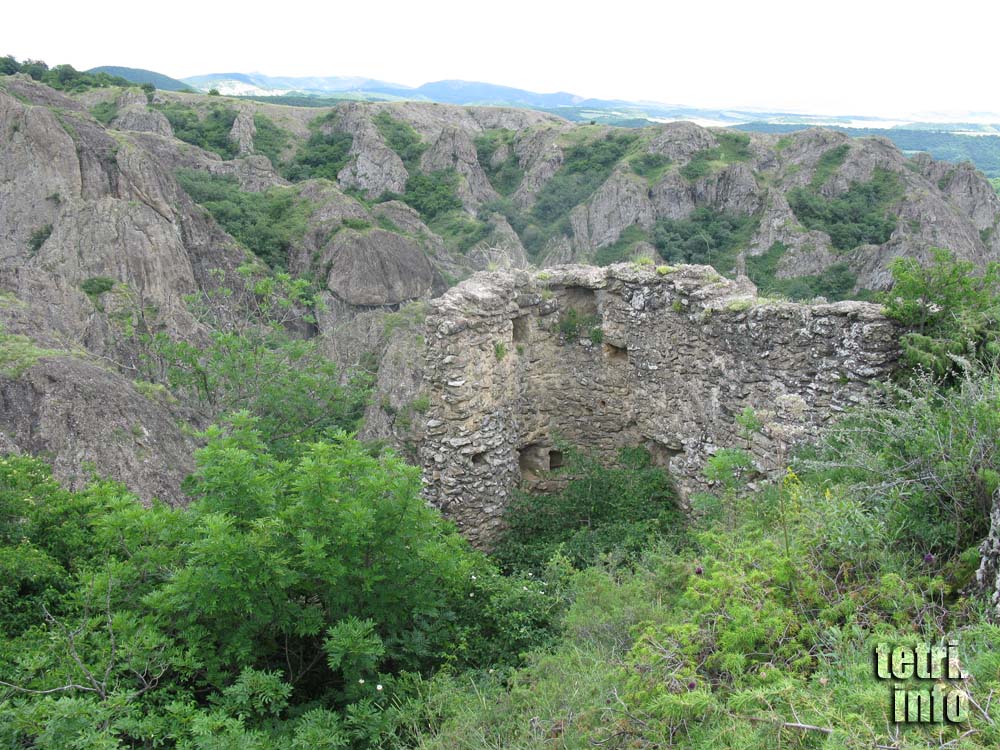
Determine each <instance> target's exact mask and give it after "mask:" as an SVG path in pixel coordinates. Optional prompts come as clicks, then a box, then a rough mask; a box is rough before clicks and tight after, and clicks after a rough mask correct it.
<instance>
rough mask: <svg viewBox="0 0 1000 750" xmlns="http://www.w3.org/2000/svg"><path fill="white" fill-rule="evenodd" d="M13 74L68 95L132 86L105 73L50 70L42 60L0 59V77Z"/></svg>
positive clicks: (67, 68)
mask: <svg viewBox="0 0 1000 750" xmlns="http://www.w3.org/2000/svg"><path fill="white" fill-rule="evenodd" d="M14 73H24V74H26V75H29V76H31V77H32V78H33V79H34V80H36V81H38V82H40V83H44V84H45V85H46V86H50V87H51V88H54V89H57V90H59V91H68V92H70V93H79V92H81V91H88V90H90V89H98V88H107V87H109V86H125V87H128V86H132V85H134V84H132V82H131V81H127V80H125V79H124V78H121V77H119V76H114V75H109V74H107V73H83V72H81V71H79V70H77V69H76V68H74V67H73V66H72V65H56V66H54V67H52V68H50V67H49V66H48V65H47V64H46V63H45V62H44V61H42V60H25V61H23V62H18V61H17V60H16V59H15V58H14V56H13V55H7V56H6V57H0V75H3V76H9V75H13V74H14Z"/></svg>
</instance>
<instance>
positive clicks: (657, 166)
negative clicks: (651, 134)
mask: <svg viewBox="0 0 1000 750" xmlns="http://www.w3.org/2000/svg"><path fill="white" fill-rule="evenodd" d="M670 164H671V161H670V159H669V158H668V157H666V156H664V155H663V154H650V153H644V154H639V155H638V156H634V157H632V159H631V161H629V165H630V166H631V167H632V171H633V172H635V173H636V174H637V175H639V176H640V177H645V178H646V180H647V181H648V182H649V184H651V185H652V184H653V183H655V182H656V181H657V180H659V178H660V177H662V176H663V173H664V172H666V171H667V169H668V168H669V167H670Z"/></svg>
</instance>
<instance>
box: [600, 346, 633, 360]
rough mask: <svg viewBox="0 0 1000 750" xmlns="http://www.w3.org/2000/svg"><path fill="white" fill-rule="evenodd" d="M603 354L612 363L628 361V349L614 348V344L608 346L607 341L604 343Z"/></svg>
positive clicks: (622, 347)
mask: <svg viewBox="0 0 1000 750" xmlns="http://www.w3.org/2000/svg"><path fill="white" fill-rule="evenodd" d="M604 354H605V356H607V358H608V359H610V360H611V361H612V362H622V363H624V362H627V361H628V348H627V347H624V346H615V345H614V344H609V343H608V342H607V341H605V342H604Z"/></svg>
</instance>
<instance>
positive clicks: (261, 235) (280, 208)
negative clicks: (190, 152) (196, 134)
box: [177, 169, 311, 269]
mask: <svg viewBox="0 0 1000 750" xmlns="http://www.w3.org/2000/svg"><path fill="white" fill-rule="evenodd" d="M177 181H178V183H180V186H181V187H182V188H184V191H185V192H186V193H187V194H188V195H190V196H191V199H192V200H193V201H195V202H196V203H198V204H200V205H201V206H203V207H204V208H205V209H206V210H207V211H208V212H209V213H210V214H212V216H213V217H214V218H215V220H216V221H217V222H219V224H220V225H221V226H222V228H223V229H225V230H226V231H227V232H229V234H231V235H232V236H233V237H234V238H235V239H237V240H239V242H241V243H242V244H243V245H244V246H245V247H246V248H247V249H248V250H251V251H252V252H253V253H255V254H256V255H257V257H259V258H260V259H261V260H263V261H264V262H265V263H267V264H268V266H270V267H271V268H279V269H280V268H284V267H285V266H286V265H287V263H288V250H289V248H291V246H292V244H293V243H294V242H296V241H297V240H299V239H301V238H302V236H303V235H304V234H305V231H306V217H307V216H308V215H309V213H310V211H311V206H310V204H309V203H308V202H307V201H304V200H301V199H300V198H299V196H298V194H297V193H296V191H295V189H293V188H280V187H275V188H271V189H270V190H267V191H265V192H261V193H251V192H246V191H243V190H240V188H239V184H238V182H237V181H236V178H234V177H230V176H227V175H212V174H209V173H207V172H202V171H200V170H195V169H180V170H178V171H177Z"/></svg>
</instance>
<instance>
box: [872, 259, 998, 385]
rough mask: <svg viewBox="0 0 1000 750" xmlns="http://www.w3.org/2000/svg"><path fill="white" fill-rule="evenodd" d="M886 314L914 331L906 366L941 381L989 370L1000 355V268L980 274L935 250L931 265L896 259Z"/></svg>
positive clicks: (907, 340)
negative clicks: (975, 367)
mask: <svg viewBox="0 0 1000 750" xmlns="http://www.w3.org/2000/svg"><path fill="white" fill-rule="evenodd" d="M891 270H892V277H893V287H892V290H891V291H890V292H888V293H886V294H885V295H883V302H884V304H885V309H886V314H888V315H889V316H890V317H892V318H895V319H896V320H898V321H899V322H900V323H902V324H903V325H905V326H908V327H909V329H910V330H909V332H908V333H906V334H905V335H904V336H903V337H902V339H901V343H902V345H903V353H904V356H905V357H906V360H907V362H908V363H909V364H910V365H911V366H913V367H921V368H923V369H925V370H928V371H930V372H932V373H934V374H935V375H937V376H939V377H941V376H945V375H948V374H949V373H952V372H955V371H956V370H958V369H960V368H962V367H967V366H969V364H970V363H972V364H975V363H979V364H984V365H986V366H990V365H992V364H994V363H995V362H996V359H997V356H998V355H1000V331H998V322H1000V296H998V291H1000V265H998V264H996V263H990V264H988V265H987V266H986V268H985V270H983V271H982V272H979V271H978V270H977V269H976V267H975V265H974V264H973V263H971V262H970V261H963V260H957V259H956V258H955V257H954V256H953V255H952V254H951V253H949V252H948V251H946V250H942V249H934V250H932V261H931V262H930V263H928V264H926V265H922V264H921V263H920V262H918V261H917V260H915V259H913V258H902V257H901V258H896V259H895V260H894V261H893V262H892V265H891Z"/></svg>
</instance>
